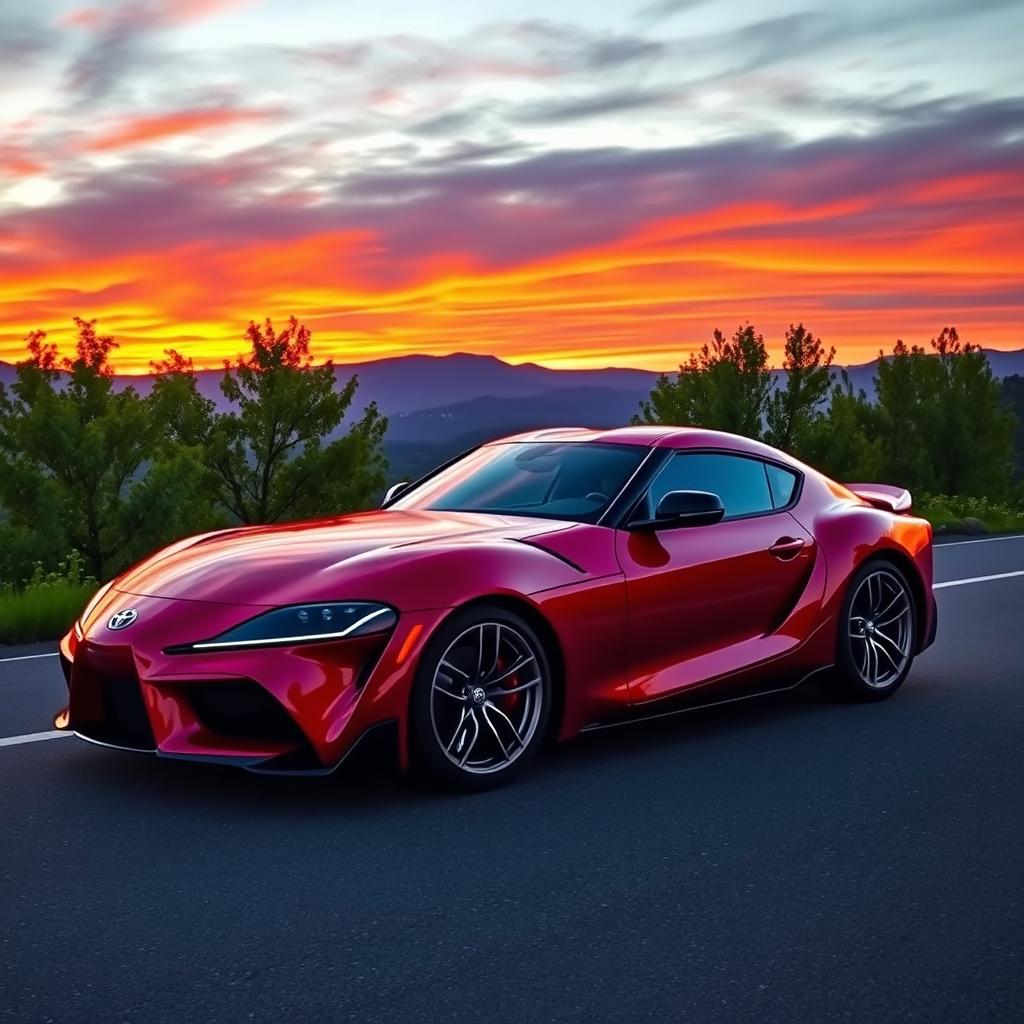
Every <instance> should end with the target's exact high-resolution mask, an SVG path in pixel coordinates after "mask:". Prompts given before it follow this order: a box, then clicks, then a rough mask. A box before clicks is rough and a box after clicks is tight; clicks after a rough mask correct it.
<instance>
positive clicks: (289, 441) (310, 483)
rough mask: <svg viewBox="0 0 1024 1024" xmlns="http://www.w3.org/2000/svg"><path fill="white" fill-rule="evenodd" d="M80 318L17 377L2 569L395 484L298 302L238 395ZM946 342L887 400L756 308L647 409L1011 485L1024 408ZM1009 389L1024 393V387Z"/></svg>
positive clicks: (847, 457)
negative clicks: (141, 381) (132, 368)
mask: <svg viewBox="0 0 1024 1024" xmlns="http://www.w3.org/2000/svg"><path fill="white" fill-rule="evenodd" d="M75 324H76V326H77V330H78V336H77V342H76V345H75V352H74V355H73V356H72V357H69V358H63V359H62V358H60V357H59V356H58V353H57V349H56V347H55V346H54V345H52V344H50V343H49V342H47V340H46V334H45V333H44V332H42V331H35V332H33V333H32V334H31V335H29V337H28V339H27V348H28V357H27V358H26V359H25V360H23V361H22V362H20V363H19V364H18V366H17V371H16V372H17V376H16V380H15V382H14V383H13V384H12V385H11V387H10V388H5V387H4V385H3V384H2V383H0V584H2V583H4V582H6V583H8V584H10V583H14V584H19V583H21V582H24V581H25V580H27V579H29V578H31V577H33V576H37V575H38V574H39V572H40V571H45V570H49V569H52V568H54V567H56V566H57V565H58V564H59V563H61V561H62V560H63V559H66V558H67V557H68V556H69V555H70V554H72V553H75V554H74V557H75V558H76V559H77V560H80V561H81V563H83V564H84V568H85V571H86V572H88V573H89V574H90V575H91V576H94V577H95V578H96V579H106V578H109V577H110V576H112V575H114V574H116V573H117V572H119V571H120V570H122V569H123V568H125V567H126V566H128V565H129V564H131V563H132V562H133V561H136V560H137V559H138V558H140V557H141V556H143V555H145V554H146V553H148V552H150V551H152V550H154V549H155V548H158V547H160V546H161V545H163V544H165V543H167V542H168V541H170V540H173V539H174V538H176V537H180V536H184V535H186V534H191V533H198V532H202V531H204V530H208V529H217V528H220V527H224V526H230V525H233V524H254V523H273V522H279V521H285V520H294V519H300V518H304V517H308V516H315V515H322V514H339V513H344V512H350V511H355V510H358V509H363V508H367V507H370V506H372V505H373V504H375V503H376V501H377V500H378V499H379V497H380V495H381V493H382V491H383V489H384V487H385V484H386V482H387V461H386V458H385V454H384V446H383V442H384V437H385V432H386V430H387V419H386V418H385V417H384V416H383V415H381V413H380V412H379V410H378V409H377V406H376V405H375V404H374V403H373V402H370V403H368V404H367V405H366V406H365V408H363V410H362V412H361V413H356V412H355V411H354V408H353V407H354V403H355V399H356V394H357V391H358V387H359V382H358V379H357V377H355V376H352V377H349V378H348V379H347V381H345V382H343V383H341V382H339V380H338V379H337V378H336V376H335V371H334V367H333V365H332V364H331V363H330V362H328V363H325V364H323V365H313V362H312V358H311V355H310V332H309V330H308V328H306V327H305V326H304V325H302V324H300V323H299V322H298V321H297V320H296V319H295V318H294V317H293V318H292V319H291V320H290V321H289V322H288V324H287V325H286V326H285V327H284V328H283V329H280V330H278V329H275V327H274V325H273V323H272V322H271V321H270V320H269V319H268V320H266V321H264V322H263V323H262V324H257V323H255V322H253V323H250V324H249V327H248V330H247V332H246V340H247V342H248V351H247V353H246V354H245V355H243V356H240V357H239V358H238V359H236V360H234V361H233V362H227V363H225V365H224V372H223V376H222V378H221V381H220V390H221V393H222V395H223V396H224V402H223V403H222V406H223V407H222V408H220V409H218V407H217V405H216V404H215V403H214V402H212V401H210V400H209V399H207V398H205V397H204V396H203V395H202V394H201V392H200V389H199V386H198V382H197V378H196V374H195V370H194V368H193V365H192V363H191V361H190V360H188V359H186V358H184V357H183V356H182V355H180V354H179V353H178V352H176V351H174V350H168V351H167V352H166V353H165V358H164V359H163V360H160V361H159V362H157V363H154V364H153V366H152V368H153V370H154V373H155V376H154V377H153V385H152V388H151V390H150V391H149V393H147V394H142V393H140V392H139V391H138V390H137V389H136V388H135V387H132V386H126V387H121V388H115V387H114V377H113V371H112V369H111V363H110V357H111V353H112V352H113V351H114V349H115V348H116V347H117V343H116V342H115V341H114V339H113V338H112V337H110V336H109V335H103V334H100V333H99V331H98V330H97V324H96V321H95V320H82V319H79V318H76V320H75ZM931 349H932V351H931V352H930V353H929V352H926V351H925V350H924V349H922V348H919V347H916V346H914V347H909V346H907V345H905V344H904V343H903V342H902V341H898V342H896V345H895V347H894V348H893V350H892V352H891V354H889V355H887V356H883V358H881V359H880V361H879V363H878V368H877V375H876V377H875V379H874V386H875V391H876V395H875V398H874V400H873V401H872V400H869V398H868V396H867V395H866V394H865V393H864V392H863V391H855V389H854V388H853V386H852V384H851V382H850V380H849V378H848V376H847V375H846V373H845V372H840V373H838V374H837V373H836V372H835V370H834V369H833V366H832V363H833V359H834V357H835V349H834V348H828V349H826V347H825V346H824V344H823V343H822V341H821V339H820V338H818V337H816V336H815V335H814V334H812V332H811V331H809V330H808V329H806V328H805V327H804V325H803V324H798V325H796V326H793V327H791V328H790V329H789V331H788V332H787V333H786V338H785V346H784V353H785V354H784V360H783V365H782V369H783V370H785V374H784V375H782V377H781V378H779V379H776V377H775V376H774V375H773V373H772V371H771V369H770V367H769V362H768V353H767V349H766V346H765V342H764V338H763V337H762V335H760V334H759V333H757V331H756V330H755V329H754V327H753V326H752V325H750V324H745V325H742V326H740V327H739V328H738V329H737V330H736V331H735V333H734V334H733V335H732V336H731V337H726V336H725V335H724V334H723V333H722V332H721V331H717V330H716V331H715V332H714V334H713V336H712V339H711V341H710V342H708V343H707V344H706V345H704V346H703V347H702V348H701V350H700V351H699V352H697V353H696V354H694V355H693V356H691V357H690V359H689V360H688V362H687V363H685V364H684V365H682V366H680V368H679V372H678V373H677V374H674V375H667V374H666V375H663V376H661V377H660V378H659V379H658V380H657V382H656V385H655V387H654V389H653V391H652V392H651V394H650V397H649V398H648V399H647V400H646V401H645V402H643V403H642V405H641V408H640V412H639V414H638V415H637V417H635V422H640V423H669V424H676V425H687V424H694V425H701V426H705V427H711V428H715V429H720V430H728V431H732V432H734V433H739V434H746V435H748V436H750V437H756V438H761V439H763V440H765V441H767V442H768V443H769V444H772V445H775V446H776V447H779V448H782V449H784V450H786V451H790V452H792V453H793V454H795V455H797V456H798V457H799V458H801V459H803V460H804V461H806V462H808V463H810V464H812V465H815V466H817V467H819V468H821V469H823V470H824V471H825V472H827V473H829V474H830V475H832V476H834V477H835V478H837V479H839V480H881V481H891V482H896V483H900V484H904V485H906V486H908V487H911V488H913V489H916V490H918V491H925V492H928V493H931V494H945V495H958V496H984V497H986V498H989V499H994V500H1004V499H1006V498H1008V497H1009V496H1010V494H1011V491H1012V486H1013V484H1012V480H1013V471H1014V467H1013V460H1014V434H1015V430H1018V429H1019V427H1018V424H1017V420H1016V418H1015V416H1014V414H1013V412H1012V411H1011V410H1010V409H1009V408H1008V407H1007V405H1006V403H1005V402H1003V401H1001V397H1000V396H1001V389H1000V385H999V382H998V381H997V380H996V379H995V378H994V376H993V374H992V371H991V368H990V367H989V365H988V361H987V360H986V358H985V355H984V353H983V352H982V351H981V350H980V349H978V348H977V347H976V346H973V345H970V344H962V343H961V341H960V339H959V337H958V335H957V332H956V330H955V329H953V328H946V329H944V330H943V331H942V332H941V334H940V335H939V336H938V338H936V339H935V340H934V341H933V342H932V344H931ZM880 355H881V353H880ZM1018 383H1020V381H1019V378H1018ZM1008 393H1009V394H1010V395H1011V399H1012V396H1013V395H1014V394H1016V395H1017V399H1018V400H1021V401H1024V388H1018V389H1017V391H1016V392H1008ZM76 564H77V562H76Z"/></svg>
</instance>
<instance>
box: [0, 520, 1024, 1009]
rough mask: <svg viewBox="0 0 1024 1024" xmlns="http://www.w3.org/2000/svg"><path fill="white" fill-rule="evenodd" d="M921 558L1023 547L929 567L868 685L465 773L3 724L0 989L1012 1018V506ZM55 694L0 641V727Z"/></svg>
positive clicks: (160, 1000)
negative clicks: (508, 782)
mask: <svg viewBox="0 0 1024 1024" xmlns="http://www.w3.org/2000/svg"><path fill="white" fill-rule="evenodd" d="M936 564H937V579H938V580H939V581H943V582H948V581H955V580H960V579H965V578H972V577H978V576H987V575H994V574H1004V573H1009V572H1016V571H1022V574H1021V575H1017V576H1009V577H1004V578H1000V579H994V580H986V581H983V582H975V583H969V584H963V585H956V586H949V587H944V588H941V589H939V590H938V591H937V593H938V601H939V615H940V620H939V639H938V642H937V643H936V645H935V646H934V647H933V648H932V649H931V650H930V651H929V652H928V653H927V654H926V655H925V656H923V657H922V658H921V659H920V660H919V661H918V662H917V664H916V665H915V667H914V669H913V672H912V674H911V676H910V678H909V679H908V681H907V683H906V684H905V685H904V687H903V689H902V690H901V691H900V692H899V693H898V694H897V695H896V696H895V697H894V698H893V699H892V700H891V701H887V702H884V703H881V704H875V705H847V704H841V703H834V702H831V701H828V700H826V699H824V698H822V697H820V696H816V695H815V694H814V693H811V692H808V693H799V694H797V695H793V696H787V697H785V698H783V699H771V700H764V701H760V702H757V703H756V704H755V703H750V704H747V705H740V706H736V707H733V708H731V709H719V710H713V711H705V712H697V713H694V714H691V715H684V716H681V717H679V718H675V719H667V720H663V721H661V722H658V723H650V724H647V725H641V726H633V727H629V728H625V729H618V730H611V731H609V732H605V733H600V734H593V735H591V736H588V737H585V738H583V739H581V740H579V741H577V742H576V743H574V744H571V745H569V746H567V747H563V748H561V749H559V750H557V751H554V752H552V753H551V754H550V755H547V756H546V757H545V758H544V759H543V760H542V761H541V762H540V763H539V764H538V765H536V766H535V767H534V768H533V769H532V770H531V772H529V773H528V774H527V776H525V777H524V778H523V779H522V780H521V781H520V782H519V783H517V784H516V785H515V786H513V787H511V788H507V789H504V790H501V791H498V792H495V793H490V794H485V795H483V796H474V797H452V796H439V795H435V794H431V793H425V792H421V791H418V790H416V789H413V788H410V787H409V786H408V785H406V784H405V783H404V782H403V781H402V780H400V779H398V778H397V777H396V776H395V775H394V774H392V773H389V772H387V771H386V770H384V768H383V767H374V766H372V765H371V766H370V767H369V768H366V767H365V766H364V767H363V768H361V769H360V770H359V771H358V772H355V773H353V772H350V773H348V774H346V775H345V776H343V777H334V778H328V779H313V780H297V779H274V778H270V779H268V778H259V777H255V776H250V775H247V774H245V773H241V772H234V771H230V770H226V769H218V768H211V767H206V766H193V765H185V764H181V763H175V762H166V761H158V760H156V759H150V758H145V757H140V756H138V755H130V754H123V753H118V752H115V751H106V750H101V749H98V748H96V747H91V746H88V745H87V744H85V743H82V742H80V741H78V740H75V739H73V738H71V739H69V738H64V737H61V738H59V739H55V740H43V741H39V742H25V743H17V744H7V745H0V1021H6V1020H11V1021H19V1022H20V1021H50V1020H55V1021H72V1022H106V1021H182V1020H194V1021H204V1022H236V1021H248V1020H257V1021H276V1022H290V1021H304V1022H318V1021H331V1022H337V1021H347V1020H355V1021H400V1020H410V1021H473V1022H477V1024H495V1022H527V1021H528V1022H542V1021H588V1022H590V1021H615V1022H617V1024H619V1022H627V1021H659V1022H667V1021H695V1022H700V1024H708V1022H717V1021H723V1022H725V1021H728V1022H741V1021H756V1022H758V1024H767V1022H771V1021H794V1022H825V1021H856V1022H860V1021H865V1022H872V1024H874V1022H890V1021H922V1022H928V1024H937V1022H960V1021H984V1022H987V1024H993V1022H997V1021H1014V1022H1019V1021H1021V1020H1024V963H1022V960H1024V941H1022V940H1024V906H1022V903H1024V800H1022V790H1024V538H1019V539H1000V540H994V541H984V542H982V543H969V544H957V545H951V546H942V547H941V548H939V549H938V550H937V552H936ZM41 650H45V648H25V649H4V650H0V659H4V658H12V657H20V656H23V655H27V654H34V653H38V652H39V651H41ZM62 696H63V682H62V681H61V678H60V672H59V669H58V666H57V663H56V660H55V659H53V658H37V659H28V660H21V661H2V660H0V737H13V736H18V735H22V734H26V733H37V732H41V731H45V730H47V729H49V728H50V725H49V721H50V718H49V716H50V714H51V712H52V711H53V710H54V709H55V708H56V707H57V706H58V705H59V704H60V703H61V698H62ZM0 744H2V741H0Z"/></svg>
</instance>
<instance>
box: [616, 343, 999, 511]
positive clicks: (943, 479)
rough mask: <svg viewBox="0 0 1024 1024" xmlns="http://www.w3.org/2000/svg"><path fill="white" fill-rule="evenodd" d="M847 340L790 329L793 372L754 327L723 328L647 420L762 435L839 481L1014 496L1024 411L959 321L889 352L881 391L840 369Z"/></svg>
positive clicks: (643, 413) (662, 388)
mask: <svg viewBox="0 0 1024 1024" xmlns="http://www.w3.org/2000/svg"><path fill="white" fill-rule="evenodd" d="M834 358H835V349H834V348H829V349H826V348H825V346H824V344H823V343H822V341H821V339H820V338H818V337H816V336H815V335H814V334H812V333H811V331H809V330H808V329H807V328H806V327H804V325H803V324H797V325H795V326H791V327H790V328H789V330H788V331H787V332H786V338H785V345H784V358H783V363H782V369H783V370H784V371H785V374H784V376H783V377H782V379H781V381H778V382H776V381H775V379H774V377H773V374H772V372H771V369H770V368H769V365H768V352H767V349H766V346H765V342H764V338H763V336H762V335H761V334H759V333H757V331H756V330H755V329H754V327H753V326H752V325H751V324H745V325H742V326H740V327H739V328H737V330H736V331H735V333H734V334H733V335H732V336H731V337H726V336H725V335H723V334H722V332H721V331H715V332H714V335H713V337H712V340H711V341H710V342H709V343H708V344H705V345H704V346H703V347H702V348H701V350H700V351H699V352H698V353H695V354H694V355H692V356H691V357H690V359H689V361H688V362H687V363H685V364H683V365H682V366H680V367H679V372H678V373H677V374H675V375H674V376H670V375H667V374H665V375H662V376H661V377H659V378H658V381H657V383H656V384H655V387H654V390H653V391H652V392H651V396H650V398H649V399H648V400H647V401H646V402H644V403H642V405H641V409H640V413H639V414H638V415H637V416H636V417H635V419H634V422H637V423H671V424H679V425H686V424H692V425H700V426H705V427H711V428H714V429H718V430H728V431H731V432H733V433H737V434H745V435H747V436H748V437H754V438H759V439H761V440H764V441H766V442H767V443H768V444H771V445H774V446H775V447H777V448H781V449H784V450H785V451H788V452H790V453H792V454H794V455H796V456H797V457H798V458H800V459H802V460H803V461H805V462H807V463H809V464H810V465H813V466H816V467H817V468H819V469H821V470H823V471H824V472H825V473H827V474H828V475H830V476H832V477H834V478H835V479H837V480H861V481H865V480H876V481H882V482H884V481H889V482H893V483H899V484H902V485H903V486H906V487H909V488H911V489H915V490H917V491H919V492H926V493H928V494H946V495H960V496H965V497H985V498H989V499H993V500H996V501H1001V500H1006V499H1008V498H1009V497H1010V496H1011V494H1012V491H1013V477H1014V439H1015V432H1016V431H1017V420H1016V417H1015V415H1014V413H1013V411H1012V409H1011V408H1010V407H1009V404H1008V402H1007V401H1004V400H1003V389H1002V387H1001V386H1000V383H999V381H998V380H997V379H996V378H995V377H994V375H993V373H992V369H991V367H990V366H989V364H988V360H987V358H986V357H985V353H984V352H983V351H982V350H981V349H980V348H979V347H977V346H975V345H971V344H965V343H963V342H961V340H960V337H959V335H958V334H957V331H956V329H955V328H953V327H946V328H944V329H943V330H942V332H941V333H940V334H939V336H938V337H937V338H935V339H933V340H932V342H931V346H930V351H928V350H926V349H924V348H922V347H920V346H917V345H914V346H908V345H906V344H905V343H904V342H903V341H897V342H896V344H895V345H894V347H893V349H892V352H891V353H889V354H888V355H886V354H885V353H883V352H880V353H879V361H878V364H877V372H876V375H875V377H874V386H875V397H874V401H871V400H869V398H868V396H867V394H866V393H865V392H864V391H863V390H862V389H861V390H855V389H854V387H853V385H852V384H851V382H850V379H849V376H848V374H847V373H846V371H845V370H842V371H840V372H839V373H838V374H837V373H836V372H835V371H834V370H833V368H832V362H833V359H834Z"/></svg>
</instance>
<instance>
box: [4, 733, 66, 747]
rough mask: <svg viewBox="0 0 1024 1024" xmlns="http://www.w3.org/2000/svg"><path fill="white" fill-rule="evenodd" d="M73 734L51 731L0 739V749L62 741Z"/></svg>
mask: <svg viewBox="0 0 1024 1024" xmlns="http://www.w3.org/2000/svg"><path fill="white" fill-rule="evenodd" d="M74 735H75V734H74V733H73V732H61V731H60V730H59V729H51V730H50V731H49V732H30V733H26V734H25V735H24V736H5V737H4V738H3V739H0V747H16V746H18V745H19V744H21V743H39V742H40V740H60V739H63V738H64V737H65V736H74Z"/></svg>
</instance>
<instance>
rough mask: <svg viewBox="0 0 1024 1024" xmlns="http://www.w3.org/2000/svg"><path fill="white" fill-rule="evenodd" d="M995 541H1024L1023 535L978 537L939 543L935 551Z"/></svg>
mask: <svg viewBox="0 0 1024 1024" xmlns="http://www.w3.org/2000/svg"><path fill="white" fill-rule="evenodd" d="M996 540H1024V533H1008V534H1006V535H1005V536H1003V537H979V538H978V539H977V540H951V541H948V542H945V543H943V542H942V541H939V542H937V543H936V545H935V550H936V551H938V550H939V548H955V547H956V546H957V545H958V544H991V543H992V542H993V541H996Z"/></svg>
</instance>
